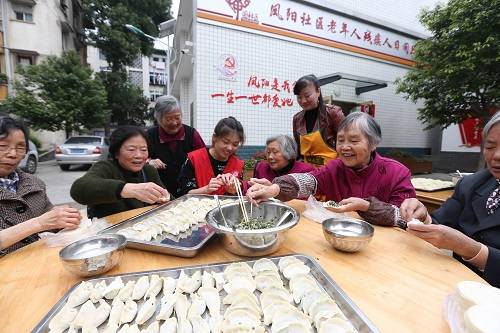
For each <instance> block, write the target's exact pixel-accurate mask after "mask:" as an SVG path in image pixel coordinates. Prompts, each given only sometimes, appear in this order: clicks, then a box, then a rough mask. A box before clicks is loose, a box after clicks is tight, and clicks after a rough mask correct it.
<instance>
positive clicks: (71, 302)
mask: <svg viewBox="0 0 500 333" xmlns="http://www.w3.org/2000/svg"><path fill="white" fill-rule="evenodd" d="M93 289H94V288H93V286H92V283H90V282H85V281H82V282H81V283H80V285H79V286H78V287H76V289H75V290H74V291H73V292H72V293H71V294H69V296H68V301H67V303H66V304H67V305H68V306H69V307H72V308H74V307H77V306H78V305H80V304H83V303H85V302H86V301H87V300H88V299H89V297H90V293H91V292H92V290H93Z"/></svg>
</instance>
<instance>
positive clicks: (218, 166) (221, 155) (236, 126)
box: [178, 117, 245, 195]
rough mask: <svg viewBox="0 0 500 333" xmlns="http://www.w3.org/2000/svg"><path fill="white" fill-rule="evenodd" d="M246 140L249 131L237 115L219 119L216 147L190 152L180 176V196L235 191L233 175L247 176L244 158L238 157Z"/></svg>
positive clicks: (215, 134) (214, 144)
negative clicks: (244, 172) (245, 129)
mask: <svg viewBox="0 0 500 333" xmlns="http://www.w3.org/2000/svg"><path fill="white" fill-rule="evenodd" d="M243 142H245V132H244V130H243V126H242V125H241V123H240V122H239V121H238V120H236V118H234V117H227V118H224V119H221V120H219V122H218V123H217V125H216V126H215V128H214V134H213V135H212V146H211V147H210V148H201V149H198V150H195V151H192V152H190V153H189V154H188V158H187V159H186V162H185V163H184V165H183V166H182V170H181V175H180V177H179V183H180V185H179V188H180V192H179V193H178V194H179V195H183V194H186V193H191V194H219V195H220V194H235V193H236V187H235V185H234V183H233V177H236V178H237V179H238V180H239V181H240V182H241V181H242V179H243V161H242V160H240V159H239V158H237V157H236V156H235V154H236V151H237V150H238V148H239V146H240V145H242V144H243Z"/></svg>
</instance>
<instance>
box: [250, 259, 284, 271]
mask: <svg viewBox="0 0 500 333" xmlns="http://www.w3.org/2000/svg"><path fill="white" fill-rule="evenodd" d="M252 271H253V275H257V274H258V273H259V272H263V271H276V272H277V271H278V266H276V264H275V263H274V262H272V260H270V259H267V258H262V259H259V260H257V261H256V262H255V263H254V264H253V268H252Z"/></svg>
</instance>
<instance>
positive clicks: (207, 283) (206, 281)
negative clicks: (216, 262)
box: [201, 271, 215, 287]
mask: <svg viewBox="0 0 500 333" xmlns="http://www.w3.org/2000/svg"><path fill="white" fill-rule="evenodd" d="M201 285H202V286H203V287H215V279H214V277H213V276H212V274H210V273H209V272H207V271H203V275H202V276H201Z"/></svg>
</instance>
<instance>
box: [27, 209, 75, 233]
mask: <svg viewBox="0 0 500 333" xmlns="http://www.w3.org/2000/svg"><path fill="white" fill-rule="evenodd" d="M81 220H82V216H81V215H80V212H79V211H78V210H77V209H76V208H73V207H70V206H67V205H64V206H55V207H54V208H52V209H51V210H49V211H48V212H47V213H45V214H42V215H40V216H38V217H36V218H34V219H33V221H34V222H35V223H36V224H37V229H38V230H39V231H45V230H51V229H75V228H77V227H78V225H79V224H80V221H81Z"/></svg>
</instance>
